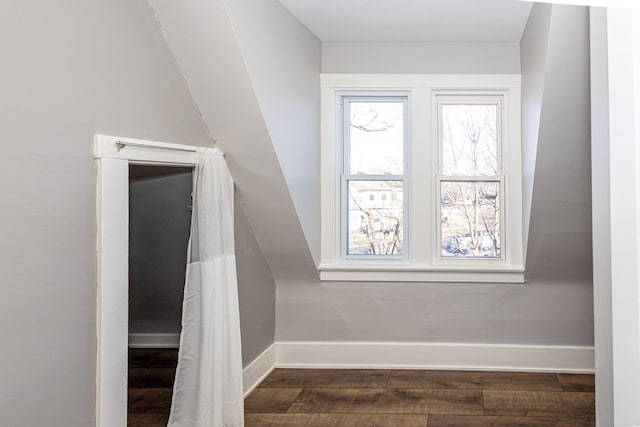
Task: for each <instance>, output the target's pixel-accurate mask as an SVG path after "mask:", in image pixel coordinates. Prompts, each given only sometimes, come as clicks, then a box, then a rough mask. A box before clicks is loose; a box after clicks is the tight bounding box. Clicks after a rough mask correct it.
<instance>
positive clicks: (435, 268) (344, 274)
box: [318, 74, 524, 283]
mask: <svg viewBox="0 0 640 427" xmlns="http://www.w3.org/2000/svg"><path fill="white" fill-rule="evenodd" d="M520 82H521V77H520V75H519V74H499V75H494V74H491V75H488V74H482V75H426V74H421V75H415V74H404V75H391V74H322V75H321V99H322V101H321V131H322V136H321V146H322V148H321V163H322V165H321V178H322V180H321V181H322V188H321V203H322V208H321V209H322V218H321V227H322V233H321V236H322V237H321V245H322V250H321V259H322V261H321V264H320V266H319V267H318V270H319V272H320V278H321V280H323V281H325V280H326V281H372V282H375V281H385V282H463V283H464V282H480V283H524V262H523V247H522V245H523V243H522V242H523V239H522V161H521V134H520V126H521V124H520V86H521V83H520ZM357 91H362V92H363V93H366V92H367V91H368V92H369V93H371V92H375V93H380V92H382V91H389V92H390V94H397V93H398V92H400V91H401V92H406V93H409V106H408V109H409V123H411V126H410V130H409V144H408V145H409V147H407V153H406V154H405V156H406V157H407V161H406V162H405V165H406V166H407V170H406V171H405V173H406V174H407V181H408V182H407V189H405V192H406V194H408V200H409V202H408V203H406V204H405V206H406V209H407V211H406V212H405V216H406V217H407V218H408V219H409V220H408V221H407V229H406V230H405V247H406V251H407V256H406V258H404V259H380V258H378V257H376V258H375V259H366V260H363V259H349V258H345V257H343V256H342V248H341V236H340V231H341V230H342V225H341V223H340V218H341V215H340V209H341V206H340V200H341V199H340V197H341V189H340V179H339V176H340V172H341V163H340V162H341V161H342V154H341V148H342V147H341V142H340V139H339V138H338V137H337V136H336V133H337V131H338V128H339V126H340V122H339V120H340V118H339V115H340V111H338V105H337V103H336V99H337V97H338V96H339V94H340V93H342V92H357ZM436 93H437V94H456V93H458V94H460V93H463V94H468V93H474V94H475V93H478V94H486V95H495V94H501V95H503V97H504V114H503V117H504V118H505V120H504V121H505V123H504V129H503V139H504V140H505V141H506V143H505V144H502V147H501V148H502V151H501V155H502V167H503V170H502V173H503V175H504V177H503V178H502V180H503V181H502V188H503V191H504V192H503V197H504V199H503V215H504V217H503V220H504V221H505V224H504V228H503V236H502V239H503V242H507V244H506V246H503V247H504V248H505V249H504V258H503V259H460V260H458V259H452V260H449V259H439V257H438V254H439V250H437V248H439V245H435V244H434V241H435V239H436V238H437V236H438V234H439V231H438V229H439V227H438V226H437V225H438V222H439V221H438V220H437V218H439V206H438V204H437V203H435V200H436V199H435V198H436V196H437V194H438V190H437V183H438V179H437V178H438V173H439V162H440V157H439V153H438V150H439V148H438V144H437V143H435V141H437V139H436V138H437V132H438V131H437V123H436V117H435V116H436V115H435V114H433V113H434V109H435V108H436V104H435V94H436ZM420 141H429V143H428V144H424V143H419V142H420ZM409 153H411V154H409ZM425 159H430V161H431V162H430V167H431V168H425V167H424V164H421V163H423V162H424V161H425ZM505 212H506V213H507V214H505ZM425 213H426V214H427V215H428V216H430V218H429V220H428V221H419V220H416V218H417V216H416V215H419V214H423V215H424V214H425Z"/></svg>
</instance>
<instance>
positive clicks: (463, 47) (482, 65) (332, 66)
mask: <svg viewBox="0 0 640 427" xmlns="http://www.w3.org/2000/svg"><path fill="white" fill-rule="evenodd" d="M322 72H323V73H408V74H500V73H519V72H520V47H519V45H518V43H463V42H449V43H445V42H413V43H411V42H407V43H402V42H397V43H379V42H378V43H374V42H369V43H353V42H350V43H346V42H324V43H323V44H322Z"/></svg>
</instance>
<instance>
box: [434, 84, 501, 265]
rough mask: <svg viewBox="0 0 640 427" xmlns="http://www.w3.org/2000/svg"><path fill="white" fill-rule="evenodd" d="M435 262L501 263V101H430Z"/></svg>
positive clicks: (469, 97) (441, 98) (470, 97)
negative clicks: (435, 151)
mask: <svg viewBox="0 0 640 427" xmlns="http://www.w3.org/2000/svg"><path fill="white" fill-rule="evenodd" d="M436 105H437V113H436V114H437V126H438V148H439V153H440V162H439V166H440V168H439V176H438V184H437V188H438V190H439V197H438V200H439V201H440V206H439V210H440V227H439V232H440V233H439V235H440V238H439V239H438V240H439V241H440V242H441V250H440V253H439V256H440V257H441V258H452V257H462V258H474V257H478V258H501V257H502V252H501V249H502V238H501V236H502V235H503V233H502V224H501V223H500V211H501V208H502V206H501V204H500V195H501V194H502V191H501V189H502V156H501V155H500V153H501V142H502V138H501V134H502V126H501V123H502V96H491V97H489V96H484V95H475V96H474V95H466V96H460V95H455V96H440V95H437V96H436Z"/></svg>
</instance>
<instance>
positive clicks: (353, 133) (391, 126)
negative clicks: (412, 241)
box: [340, 95, 407, 259]
mask: <svg viewBox="0 0 640 427" xmlns="http://www.w3.org/2000/svg"><path fill="white" fill-rule="evenodd" d="M340 105H341V108H342V112H341V113H342V114H341V117H342V120H341V121H342V123H341V128H342V132H341V146H342V147H343V156H342V158H343V162H342V168H343V170H342V174H341V175H342V179H341V191H342V193H343V194H342V197H341V199H342V200H343V202H342V203H341V210H342V223H343V230H344V231H341V234H342V235H343V236H346V239H345V240H344V242H345V245H344V248H341V253H342V255H343V256H344V257H347V258H352V259H353V258H358V257H360V258H362V257H364V258H366V257H370V256H377V257H378V258H379V257H380V256H383V257H389V258H391V257H393V258H398V257H402V255H403V254H404V245H403V244H404V211H405V206H404V197H403V190H404V182H405V174H404V170H405V166H404V152H405V149H404V147H405V145H406V140H407V132H406V129H405V116H406V109H407V97H406V96H392V95H379V96H377V95H376V96H363V95H354V96H346V95H345V96H342V95H341V97H340ZM387 195H390V196H391V197H390V198H389V200H387Z"/></svg>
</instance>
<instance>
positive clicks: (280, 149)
mask: <svg viewBox="0 0 640 427" xmlns="http://www.w3.org/2000/svg"><path fill="white" fill-rule="evenodd" d="M226 3H227V10H228V11H229V16H230V18H231V20H232V22H233V29H234V32H235V35H236V39H237V41H238V47H239V48H240V51H241V52H242V57H243V58H244V63H245V66H246V68H247V72H248V74H249V78H250V79H251V84H252V87H253V90H254V91H255V95H256V98H257V101H258V104H259V106H260V110H261V112H262V116H263V118H264V122H265V125H266V127H267V130H268V132H269V137H270V138H271V143H272V144H273V148H274V149H275V152H276V155H277V156H278V163H279V165H280V168H281V169H282V173H283V175H284V178H285V180H286V184H287V187H288V190H289V193H290V195H291V199H292V201H293V204H294V206H295V209H296V213H297V216H298V219H299V221H300V225H301V226H302V230H303V231H304V235H305V238H306V243H307V247H308V250H310V251H311V255H312V256H313V257H314V259H315V261H316V263H317V262H319V255H320V198H319V197H317V195H318V194H320V150H319V147H320V145H319V144H320V119H319V118H320V74H319V71H320V64H321V52H322V49H321V44H320V40H318V39H317V38H316V37H315V36H314V35H313V34H312V33H311V32H310V31H309V30H308V29H307V28H306V27H304V26H303V25H301V24H300V22H298V20H297V19H296V18H294V17H293V16H291V14H290V13H289V12H287V11H286V10H285V9H284V8H283V7H282V5H281V4H280V3H278V2H277V1H259V2H256V1H254V0H228V1H227V2H226Z"/></svg>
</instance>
